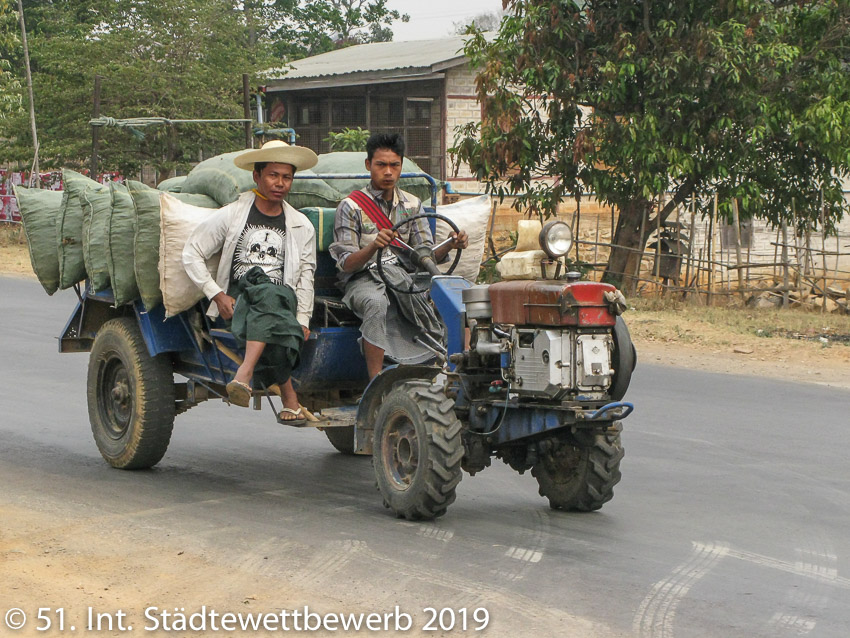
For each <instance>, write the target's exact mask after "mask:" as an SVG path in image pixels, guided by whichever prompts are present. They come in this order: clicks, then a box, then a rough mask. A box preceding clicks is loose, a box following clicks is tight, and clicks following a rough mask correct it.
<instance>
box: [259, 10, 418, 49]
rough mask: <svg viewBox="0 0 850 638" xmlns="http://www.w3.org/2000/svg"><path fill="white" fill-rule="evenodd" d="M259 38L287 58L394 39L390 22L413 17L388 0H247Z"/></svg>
mask: <svg viewBox="0 0 850 638" xmlns="http://www.w3.org/2000/svg"><path fill="white" fill-rule="evenodd" d="M244 4H245V11H246V13H248V14H250V15H251V16H252V18H251V22H252V24H254V25H255V27H254V28H255V30H256V33H257V37H258V38H259V39H260V40H266V41H268V42H269V43H270V44H271V45H272V47H273V49H274V51H275V54H276V55H277V56H279V57H282V58H283V59H285V60H296V59H299V58H303V57H308V56H311V55H318V54H320V53H325V52H327V51H332V50H334V49H339V48H341V47H345V46H350V45H352V44H362V43H364V42H387V41H390V40H392V30H391V29H390V24H392V22H394V21H396V20H401V21H402V22H407V21H408V20H409V19H410V18H409V16H408V15H407V14H402V13H400V12H398V11H396V10H394V9H389V8H388V7H387V4H388V0H322V1H316V0H246V1H245V3H244Z"/></svg>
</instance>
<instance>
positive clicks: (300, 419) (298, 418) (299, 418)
mask: <svg viewBox="0 0 850 638" xmlns="http://www.w3.org/2000/svg"><path fill="white" fill-rule="evenodd" d="M286 414H291V415H292V416H294V417H295V418H293V419H285V418H284V415H286ZM303 415H304V412H303V411H302V410H301V408H298V409H297V410H293V409H292V408H283V409H282V410H281V411H280V412H279V413H278V415H277V422H278V423H280V424H282V425H304V424H305V423H307V419H305V418H304V416H303Z"/></svg>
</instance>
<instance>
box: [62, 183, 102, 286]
mask: <svg viewBox="0 0 850 638" xmlns="http://www.w3.org/2000/svg"><path fill="white" fill-rule="evenodd" d="M62 182H63V184H64V187H65V190H64V191H63V192H62V206H61V207H60V209H59V217H58V218H57V219H56V223H57V226H56V237H57V240H58V242H59V288H60V290H65V289H66V288H70V287H71V286H73V285H74V284H77V283H79V282H81V281H82V280H83V279H85V278H86V264H85V260H84V259H83V206H82V203H81V194H82V191H84V190H85V188H86V185H87V183H88V182H91V183H92V184H97V182H95V181H94V180H93V179H89V178H88V177H86V176H85V175H81V174H80V173H77V172H76V171H71V170H68V169H62Z"/></svg>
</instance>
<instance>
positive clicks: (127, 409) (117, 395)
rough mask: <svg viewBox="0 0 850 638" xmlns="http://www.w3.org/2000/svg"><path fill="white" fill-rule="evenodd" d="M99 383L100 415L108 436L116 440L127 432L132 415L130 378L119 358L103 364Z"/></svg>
mask: <svg viewBox="0 0 850 638" xmlns="http://www.w3.org/2000/svg"><path fill="white" fill-rule="evenodd" d="M100 383H101V386H100V387H101V388H102V391H101V392H100V396H101V399H100V404H99V409H100V413H101V416H102V419H103V423H104V425H105V426H106V427H105V429H106V431H107V433H108V435H109V436H110V437H112V438H113V439H116V440H117V439H120V438H121V437H122V436H123V435H124V433H125V432H126V431H127V428H128V427H129V426H130V421H131V417H132V414H133V392H132V389H131V387H130V377H129V375H128V373H127V368H126V367H125V366H124V362H123V361H121V359H120V358H118V357H116V358H113V359H110V360H109V361H106V362H105V363H104V366H103V368H102V374H101V375H100Z"/></svg>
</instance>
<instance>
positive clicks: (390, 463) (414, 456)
mask: <svg viewBox="0 0 850 638" xmlns="http://www.w3.org/2000/svg"><path fill="white" fill-rule="evenodd" d="M382 447H383V449H382V453H383V455H384V467H385V468H386V469H387V474H388V477H387V478H389V479H390V481H391V482H392V483H393V484H394V485H395V486H396V487H397V488H398V489H400V490H406V489H407V488H408V487H410V484H411V483H412V482H413V479H414V477H415V476H416V472H417V470H418V469H419V441H418V437H417V436H416V428H415V427H414V426H413V423H412V422H411V421H410V419H408V418H407V417H406V416H404V415H399V416H398V417H397V418H395V419H393V420H392V422H391V423H389V424H388V427H387V434H386V436H385V437H384V440H383V443H382Z"/></svg>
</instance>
